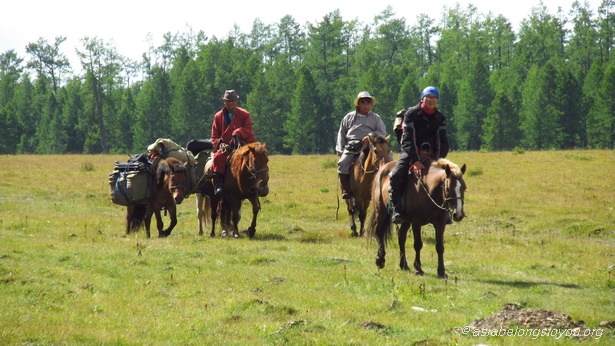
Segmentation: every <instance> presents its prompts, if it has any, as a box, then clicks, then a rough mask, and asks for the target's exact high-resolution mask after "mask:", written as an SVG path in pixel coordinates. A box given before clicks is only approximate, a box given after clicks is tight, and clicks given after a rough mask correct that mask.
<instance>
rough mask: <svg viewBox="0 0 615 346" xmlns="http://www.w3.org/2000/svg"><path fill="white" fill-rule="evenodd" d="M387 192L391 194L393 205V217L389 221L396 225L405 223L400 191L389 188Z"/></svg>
mask: <svg viewBox="0 0 615 346" xmlns="http://www.w3.org/2000/svg"><path fill="white" fill-rule="evenodd" d="M389 192H390V193H391V203H392V204H393V216H392V217H391V221H393V223H397V224H400V223H404V222H406V219H405V218H404V216H403V214H404V210H403V208H402V205H401V198H402V192H403V191H402V189H400V188H394V187H393V186H391V190H390V191H389Z"/></svg>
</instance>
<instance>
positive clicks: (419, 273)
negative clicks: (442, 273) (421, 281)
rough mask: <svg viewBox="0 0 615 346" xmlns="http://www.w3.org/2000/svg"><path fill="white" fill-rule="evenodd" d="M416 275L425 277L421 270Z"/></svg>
mask: <svg viewBox="0 0 615 346" xmlns="http://www.w3.org/2000/svg"><path fill="white" fill-rule="evenodd" d="M415 274H416V275H417V276H424V275H425V273H424V272H423V271H422V270H420V271H419V270H417V271H416V273H415Z"/></svg>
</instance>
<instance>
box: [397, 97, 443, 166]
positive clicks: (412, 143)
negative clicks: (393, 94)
mask: <svg viewBox="0 0 615 346" xmlns="http://www.w3.org/2000/svg"><path fill="white" fill-rule="evenodd" d="M445 121H446V118H445V117H444V114H442V112H440V110H438V109H436V114H433V115H428V114H426V113H425V112H424V111H423V110H422V109H421V107H420V104H418V105H416V106H414V107H412V108H410V109H408V110H407V111H406V113H405V114H404V124H403V128H404V132H403V134H402V136H401V151H402V153H404V154H406V155H408V157H409V158H410V160H408V161H409V162H410V163H412V162H415V161H418V160H419V158H420V155H419V149H420V148H421V147H422V146H423V145H424V144H425V143H428V144H429V146H430V147H431V150H432V159H439V158H444V157H446V155H447V154H448V150H449V145H448V136H447V134H446V124H445Z"/></svg>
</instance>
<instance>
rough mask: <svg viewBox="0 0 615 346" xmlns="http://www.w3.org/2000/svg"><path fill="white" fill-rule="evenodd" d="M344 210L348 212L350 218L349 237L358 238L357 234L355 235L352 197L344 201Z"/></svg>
mask: <svg viewBox="0 0 615 346" xmlns="http://www.w3.org/2000/svg"><path fill="white" fill-rule="evenodd" d="M346 210H348V217H349V218H350V223H349V226H350V230H351V232H352V233H351V235H352V236H353V237H358V236H359V233H357V225H356V223H355V213H356V210H357V209H356V206H355V199H354V197H350V198H348V199H347V200H346Z"/></svg>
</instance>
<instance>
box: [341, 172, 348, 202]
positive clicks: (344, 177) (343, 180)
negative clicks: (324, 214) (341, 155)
mask: <svg viewBox="0 0 615 346" xmlns="http://www.w3.org/2000/svg"><path fill="white" fill-rule="evenodd" d="M338 176H339V179H340V185H341V187H342V199H349V198H350V174H342V173H338Z"/></svg>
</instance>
